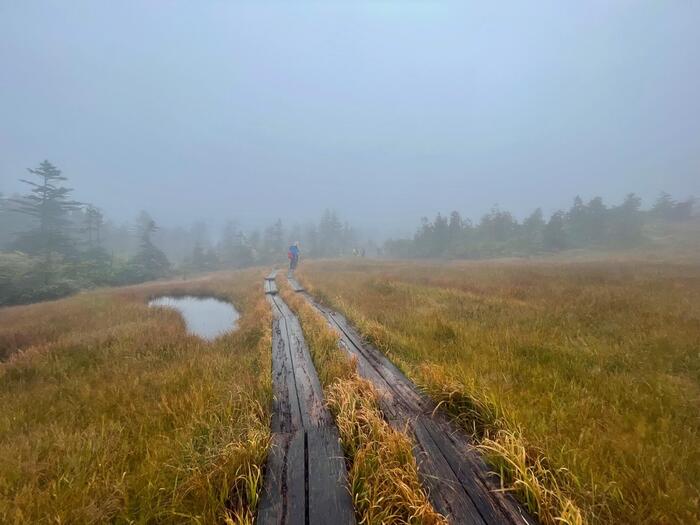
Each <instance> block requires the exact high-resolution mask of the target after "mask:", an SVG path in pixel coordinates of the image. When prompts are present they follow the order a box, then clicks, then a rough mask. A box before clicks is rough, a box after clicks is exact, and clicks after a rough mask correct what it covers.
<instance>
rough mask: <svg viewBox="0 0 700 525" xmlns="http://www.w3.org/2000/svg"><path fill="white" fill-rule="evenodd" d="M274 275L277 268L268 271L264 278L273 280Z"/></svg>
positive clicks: (275, 275)
mask: <svg viewBox="0 0 700 525" xmlns="http://www.w3.org/2000/svg"><path fill="white" fill-rule="evenodd" d="M276 277H277V270H272V271H271V272H270V273H268V274H267V276H266V277H265V279H266V280H268V281H274V280H275V278H276Z"/></svg>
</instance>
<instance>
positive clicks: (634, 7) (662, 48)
mask: <svg viewBox="0 0 700 525" xmlns="http://www.w3.org/2000/svg"><path fill="white" fill-rule="evenodd" d="M45 158H48V159H49V160H51V161H52V162H53V163H54V164H56V165H57V166H58V167H59V168H61V169H63V171H64V173H65V174H66V175H67V176H69V177H70V183H71V185H72V186H73V187H75V188H76V193H75V197H76V198H78V199H81V200H86V201H92V202H94V203H95V204H96V205H98V206H100V207H101V208H103V209H104V210H105V212H106V213H107V214H108V215H109V216H111V217H113V218H116V219H119V220H127V219H129V218H131V217H132V216H134V215H135V214H136V213H137V212H138V211H139V210H141V209H146V210H148V211H150V212H151V214H152V215H153V216H154V217H155V218H156V220H158V221H160V222H162V223H164V224H188V223H190V222H191V221H193V220H197V219H205V220H209V221H211V222H212V223H215V224H216V223H220V222H221V221H223V220H224V219H227V218H232V219H238V220H239V221H242V222H243V223H244V224H247V225H251V226H253V225H257V224H259V223H261V222H263V221H264V222H267V221H268V220H270V219H273V218H276V217H277V216H281V217H282V218H283V219H284V220H287V221H289V222H292V221H294V220H295V219H299V220H304V219H306V218H309V217H315V216H317V215H318V214H319V213H320V211H321V210H322V209H323V208H325V207H332V208H335V209H336V210H338V211H339V212H340V213H341V214H342V215H344V216H346V217H348V218H349V219H351V220H352V221H353V222H355V223H357V224H360V225H361V226H363V227H365V228H376V230H377V231H378V232H382V233H383V232H389V233H397V232H399V231H405V232H411V231H413V229H414V227H415V226H416V225H417V224H418V221H419V218H420V217H421V216H423V215H429V216H432V215H434V214H435V213H436V212H438V211H443V212H449V211H450V210H452V209H457V210H459V211H460V212H462V213H463V215H466V216H471V217H474V218H478V217H479V216H480V215H481V214H482V213H484V212H485V211H487V210H488V209H489V208H491V206H492V205H494V204H496V203H497V204H499V205H500V206H501V207H502V208H506V209H509V210H512V211H513V212H515V213H516V215H518V216H522V215H523V214H525V213H527V212H529V211H531V210H532V209H533V208H534V207H536V206H543V208H544V209H545V211H547V212H551V211H553V210H554V209H556V208H558V207H563V206H568V205H569V204H570V202H571V198H572V197H573V196H574V195H575V194H577V193H580V194H581V195H582V197H584V198H590V197H592V196H594V195H596V194H601V195H603V196H604V197H605V199H606V200H607V201H608V202H617V201H619V200H620V199H621V198H622V197H623V196H624V194H625V193H627V192H628V191H636V192H637V193H639V194H640V195H641V196H642V197H643V198H645V200H647V201H649V200H650V199H653V198H654V197H655V196H656V194H657V193H658V192H659V191H661V190H666V191H668V192H670V193H672V194H674V196H677V197H686V196H688V195H691V194H695V195H697V196H700V2H697V1H692V0H682V1H673V0H668V1H665V0H658V1H655V2H644V1H634V2H632V1H614V0H601V1H585V2H582V1H564V0H553V1H551V2H534V1H533V2H512V1H506V2H494V1H489V2H466V1H461V2H455V3H447V2H427V1H426V2H407V1H397V2H371V3H365V4H360V3H357V2H354V1H353V2H350V1H348V2H314V3H307V2H301V1H285V2H252V1H251V2H243V3H241V2H232V1H210V2H207V1H189V2H184V1H183V2H178V1H168V2H165V1H162V2H158V1H142V2H132V1H124V0H120V1H118V2H117V1H109V2H107V1H104V2H101V1H95V0H90V1H85V2H80V1H76V0H70V1H56V2H48V1H46V2H35V1H31V0H0V191H3V192H5V193H7V192H13V191H17V190H20V189H21V185H20V184H19V183H17V182H16V179H17V178H18V177H23V176H25V174H26V171H25V170H26V168H27V167H32V166H35V165H36V164H38V163H39V162H40V161H41V160H43V159H45Z"/></svg>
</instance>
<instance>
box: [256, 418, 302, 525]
mask: <svg viewBox="0 0 700 525" xmlns="http://www.w3.org/2000/svg"><path fill="white" fill-rule="evenodd" d="M304 445H305V439H304V432H301V431H300V432H295V433H292V434H275V435H274V436H273V440H272V446H271V449H270V453H269V454H268V459H267V463H266V465H265V482H264V485H263V491H262V494H261V497H260V503H259V505H258V513H257V517H256V520H255V522H256V523H260V524H262V525H286V524H290V525H291V524H297V523H298V524H303V523H305V520H306V506H305V501H306V489H305V484H304V475H305V468H304V460H305V455H304V450H305V447H304Z"/></svg>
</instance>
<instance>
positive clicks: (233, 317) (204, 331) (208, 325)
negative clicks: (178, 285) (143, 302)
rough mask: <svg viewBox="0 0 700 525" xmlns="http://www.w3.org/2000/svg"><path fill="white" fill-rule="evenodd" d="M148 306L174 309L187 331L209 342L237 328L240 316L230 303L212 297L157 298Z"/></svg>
mask: <svg viewBox="0 0 700 525" xmlns="http://www.w3.org/2000/svg"><path fill="white" fill-rule="evenodd" d="M148 306H162V307H165V308H174V309H175V310H177V311H178V312H180V314H181V315H182V317H183V318H184V319H185V324H186V325H187V331H188V332H190V333H192V334H194V335H198V336H199V337H201V338H202V339H206V340H208V341H211V340H212V339H216V338H217V337H218V336H220V335H222V334H225V333H226V332H231V331H232V330H235V329H236V328H237V326H236V321H238V318H239V317H240V315H239V314H238V311H237V310H236V309H235V308H234V307H233V305H232V304H231V303H227V302H225V301H221V300H219V299H214V298H213V297H193V296H190V295H187V296H184V297H170V296H164V297H157V298H155V299H151V300H150V301H149V302H148Z"/></svg>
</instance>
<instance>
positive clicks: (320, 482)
mask: <svg viewBox="0 0 700 525" xmlns="http://www.w3.org/2000/svg"><path fill="white" fill-rule="evenodd" d="M306 440H307V451H308V480H309V487H308V490H309V492H308V498H309V524H311V525H315V524H319V525H323V524H326V523H333V525H351V524H353V523H355V511H354V509H353V505H352V499H351V497H350V492H349V490H348V486H347V475H346V472H345V458H344V457H343V451H342V450H341V448H340V443H339V439H338V432H337V431H336V429H335V428H334V427H328V426H323V427H317V428H309V429H307V430H306ZM331 516H332V518H331Z"/></svg>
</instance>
